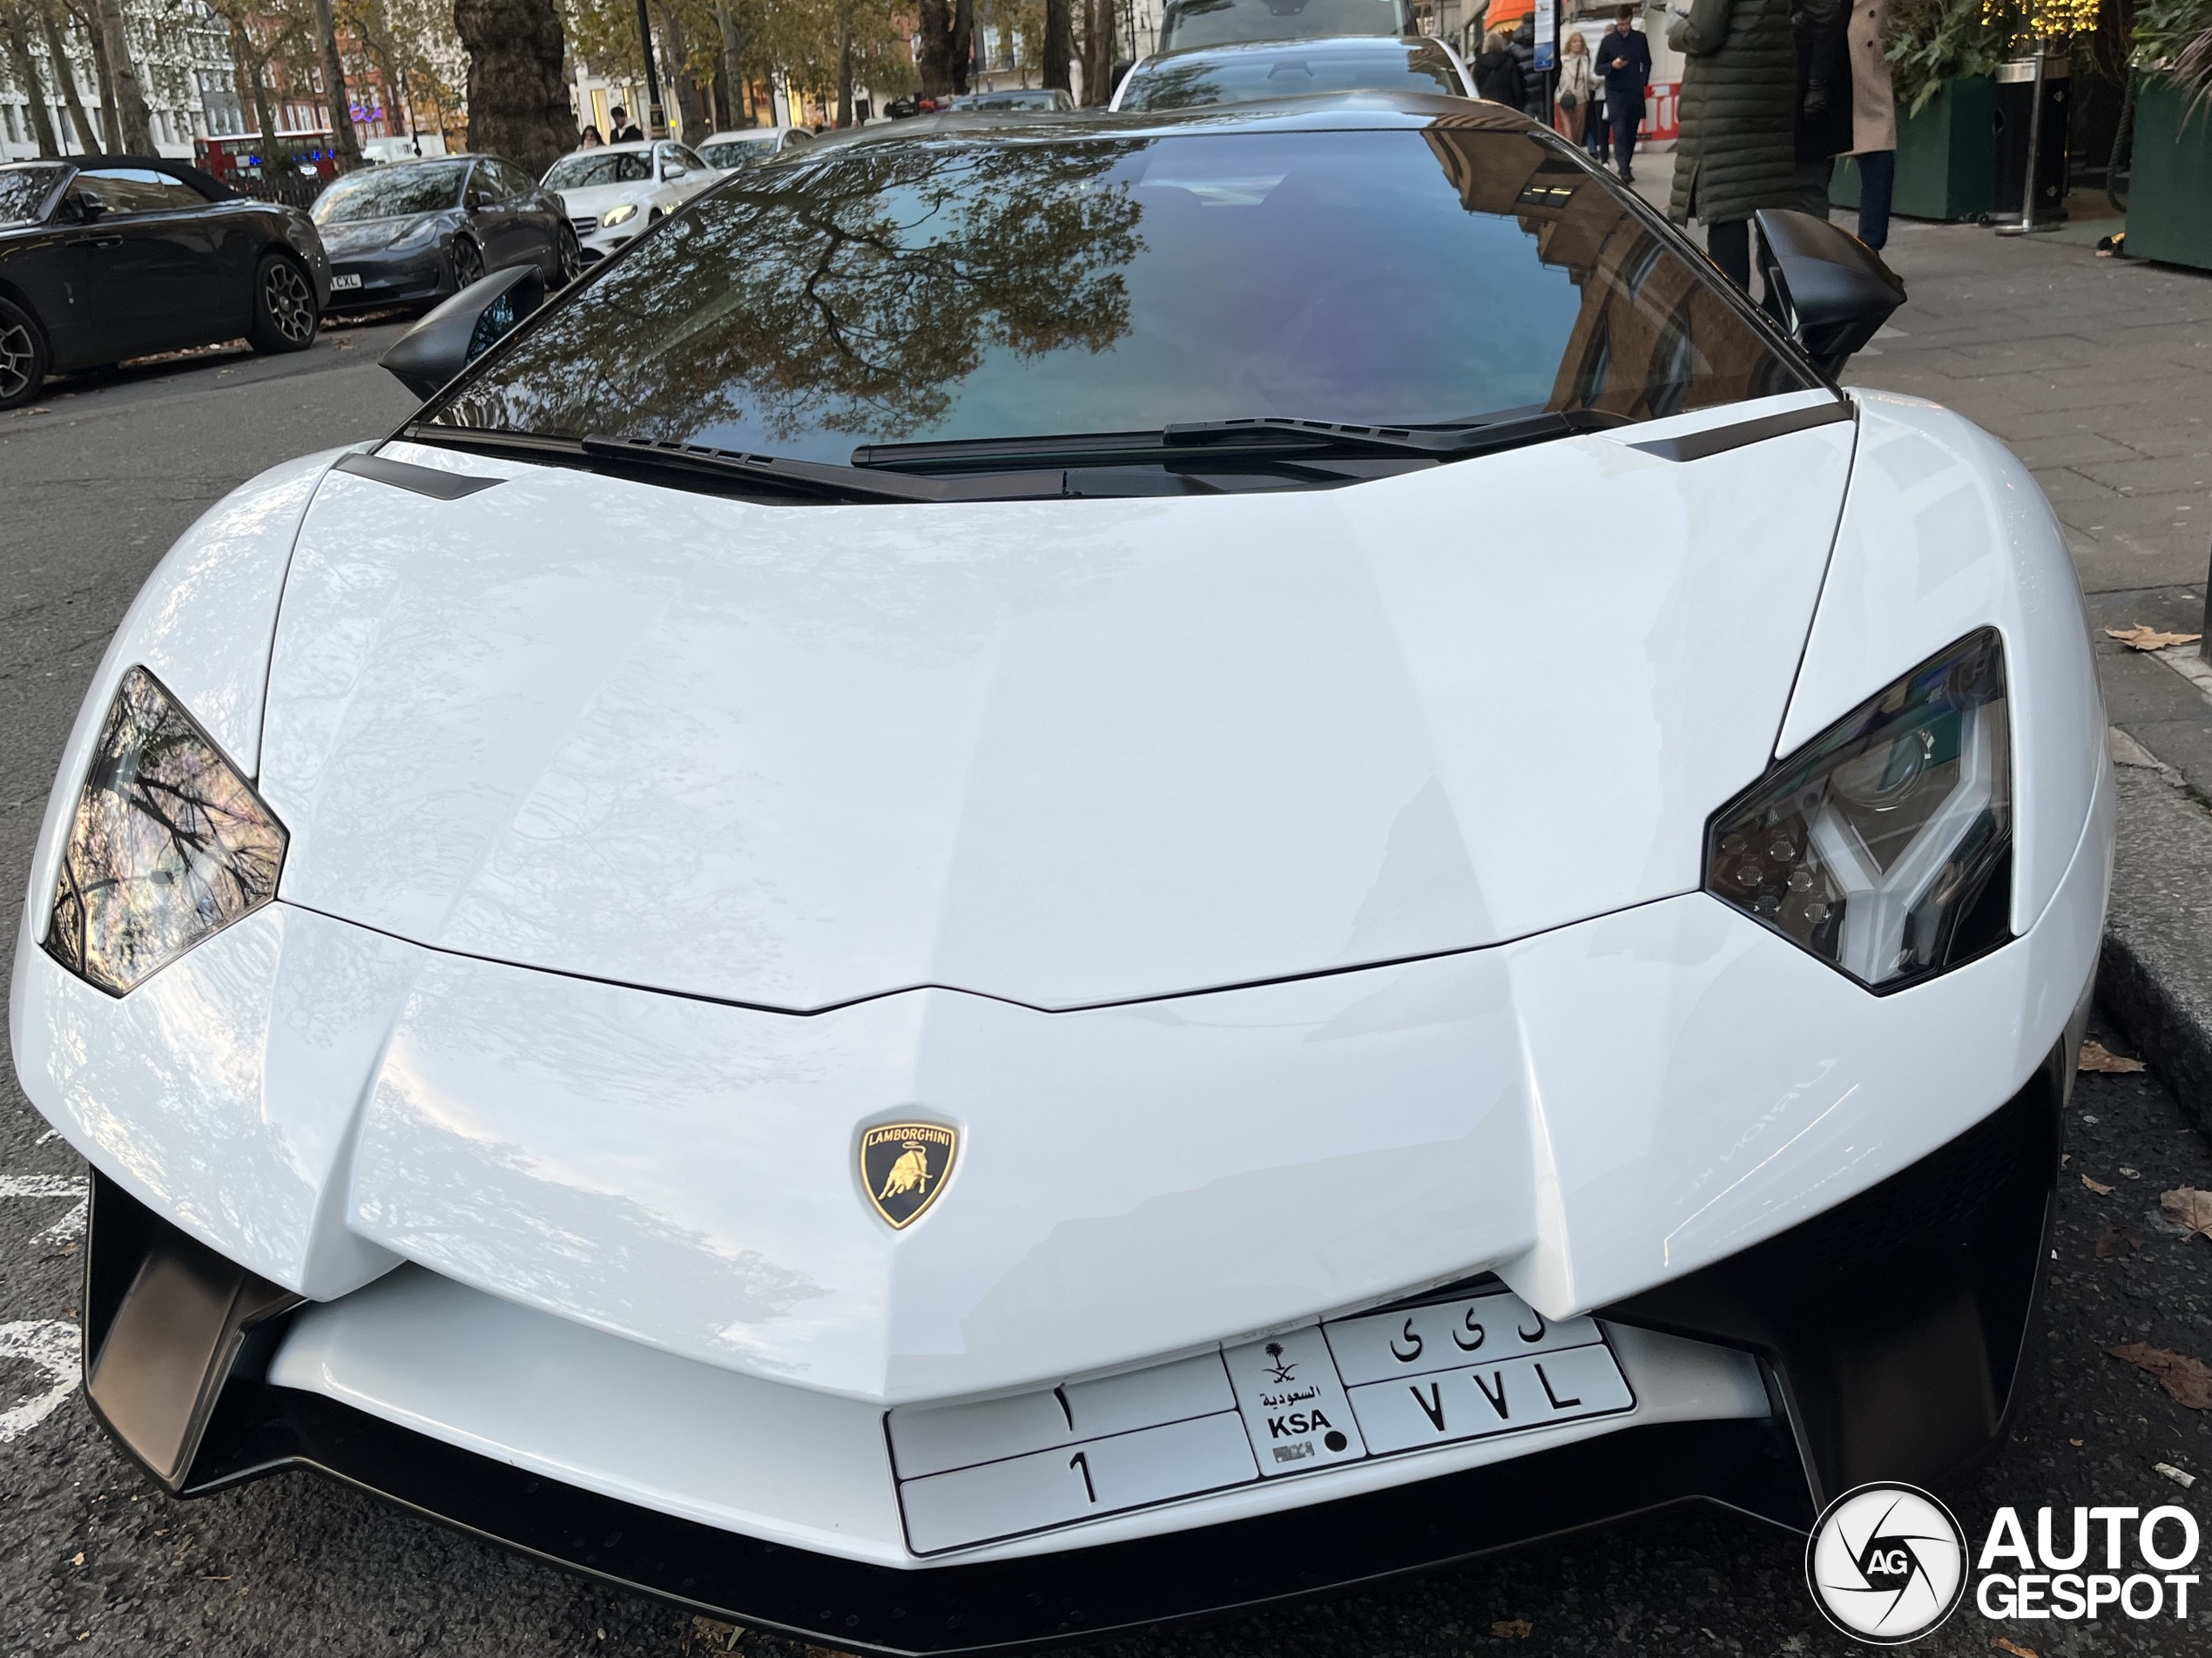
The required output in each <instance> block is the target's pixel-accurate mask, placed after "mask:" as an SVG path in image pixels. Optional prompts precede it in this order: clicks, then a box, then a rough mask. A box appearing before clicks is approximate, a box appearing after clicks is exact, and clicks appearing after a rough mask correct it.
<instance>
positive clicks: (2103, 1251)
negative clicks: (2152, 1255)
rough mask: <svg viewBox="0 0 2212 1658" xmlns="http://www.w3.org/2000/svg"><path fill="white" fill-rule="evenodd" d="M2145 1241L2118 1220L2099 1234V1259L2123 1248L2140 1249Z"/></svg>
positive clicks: (2103, 1258)
mask: <svg viewBox="0 0 2212 1658" xmlns="http://www.w3.org/2000/svg"><path fill="white" fill-rule="evenodd" d="M2142 1246H2143V1241H2142V1239H2141V1238H2140V1237H2136V1236H2135V1235H2134V1233H2133V1232H2131V1231H2129V1230H2128V1229H2127V1228H2126V1227H2124V1226H2122V1225H2121V1223H2119V1222H2118V1221H2114V1222H2113V1223H2112V1224H2111V1225H2109V1226H2107V1227H2106V1228H2105V1230H2103V1231H2101V1232H2100V1233H2098V1234H2097V1259H2099V1260H2100V1261H2102V1260H2105V1259H2107V1258H2108V1257H2112V1256H2114V1255H2117V1254H2119V1253H2120V1251H2121V1250H2140V1249H2141V1248H2142Z"/></svg>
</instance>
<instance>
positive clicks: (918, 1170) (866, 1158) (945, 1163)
mask: <svg viewBox="0 0 2212 1658" xmlns="http://www.w3.org/2000/svg"><path fill="white" fill-rule="evenodd" d="M959 1144H960V1135H959V1133H958V1132H957V1131H956V1130H954V1129H947V1128H942V1127H941V1126H939V1125H938V1124H936V1123H934V1122H886V1123H881V1124H879V1125H878V1126H877V1127H875V1128H873V1129H864V1130H863V1131H862V1132H861V1135H860V1184H861V1185H862V1186H863V1187H865V1188H866V1189H867V1194H868V1202H870V1203H873V1204H874V1205H875V1212H876V1213H877V1214H879V1215H880V1216H882V1217H883V1218H884V1219H885V1220H887V1221H888V1222H890V1223H891V1224H892V1225H893V1226H894V1227H904V1226H908V1225H911V1224H912V1223H914V1221H915V1220H916V1219H918V1218H919V1217H921V1211H922V1210H925V1209H927V1208H928V1207H929V1206H930V1204H932V1203H935V1202H936V1201H937V1194H938V1193H939V1192H941V1191H942V1190H944V1187H945V1180H946V1177H947V1176H949V1175H950V1174H951V1173H952V1172H953V1153H954V1150H955V1149H957V1148H958V1147H959Z"/></svg>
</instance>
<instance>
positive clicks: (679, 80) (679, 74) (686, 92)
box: [660, 4, 712, 144]
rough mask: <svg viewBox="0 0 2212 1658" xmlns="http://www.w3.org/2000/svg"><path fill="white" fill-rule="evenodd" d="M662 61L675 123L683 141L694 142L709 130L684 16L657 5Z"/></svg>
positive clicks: (667, 7)
mask: <svg viewBox="0 0 2212 1658" xmlns="http://www.w3.org/2000/svg"><path fill="white" fill-rule="evenodd" d="M660 40H661V48H662V51H661V61H662V64H663V66H664V68H665V69H666V70H667V71H668V90H669V92H670V93H671V96H672V97H673V98H674V99H675V101H676V120H677V125H678V126H680V127H682V128H683V138H684V141H685V143H686V144H697V143H698V141H699V140H700V139H701V138H705V136H706V135H707V133H708V132H709V131H711V130H712V129H711V127H710V126H709V125H708V124H707V118H706V109H705V101H704V100H703V99H701V98H700V97H699V84H698V79H697V78H695V77H694V76H693V75H692V73H691V38H690V37H689V36H687V35H685V32H684V23H683V19H681V18H680V17H678V16H677V15H676V12H675V10H674V8H672V7H671V6H668V5H665V4H664V5H663V6H662V7H661V8H660Z"/></svg>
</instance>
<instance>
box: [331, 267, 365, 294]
mask: <svg viewBox="0 0 2212 1658" xmlns="http://www.w3.org/2000/svg"><path fill="white" fill-rule="evenodd" d="M359 286H361V273H360V272H359V271H348V272H347V273H346V274H345V275H343V276H334V277H332V278H331V279H330V288H331V292H332V293H336V292H337V291H338V290H339V289H341V288H357V287H359Z"/></svg>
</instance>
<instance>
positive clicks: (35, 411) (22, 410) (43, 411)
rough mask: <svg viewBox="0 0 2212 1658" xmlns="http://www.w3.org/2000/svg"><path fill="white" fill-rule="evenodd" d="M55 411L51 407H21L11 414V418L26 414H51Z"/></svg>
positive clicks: (14, 418) (15, 418) (18, 417)
mask: <svg viewBox="0 0 2212 1658" xmlns="http://www.w3.org/2000/svg"><path fill="white" fill-rule="evenodd" d="M53 412H54V411H53V410H52V409H51V408H19V409H17V411H16V412H15V414H11V415H10V416H9V419H10V420H17V419H20V418H21V417H22V416H24V415H25V414H52V413H53Z"/></svg>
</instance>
